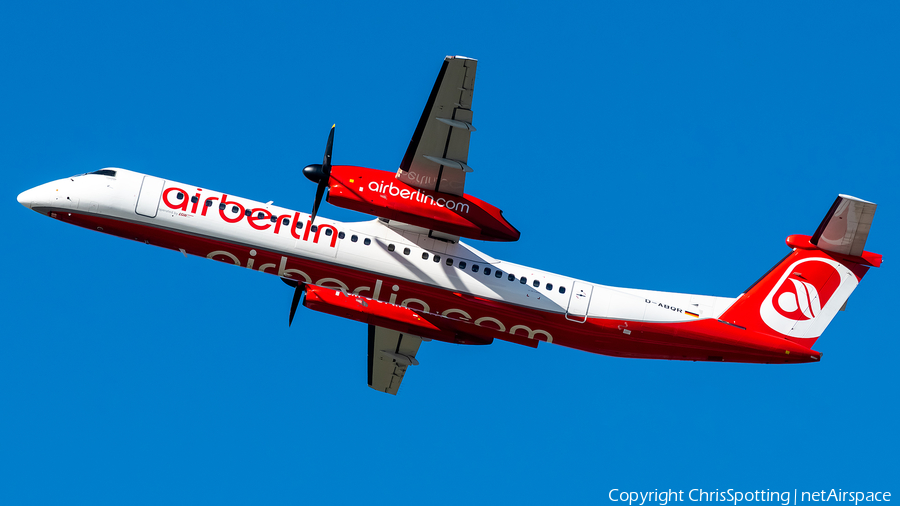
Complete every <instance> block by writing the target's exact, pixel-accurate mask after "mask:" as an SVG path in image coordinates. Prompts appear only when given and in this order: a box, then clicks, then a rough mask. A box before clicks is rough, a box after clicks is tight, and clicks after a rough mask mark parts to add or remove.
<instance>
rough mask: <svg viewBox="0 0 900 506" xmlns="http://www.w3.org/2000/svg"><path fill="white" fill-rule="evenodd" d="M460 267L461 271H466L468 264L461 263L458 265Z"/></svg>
mask: <svg viewBox="0 0 900 506" xmlns="http://www.w3.org/2000/svg"><path fill="white" fill-rule="evenodd" d="M458 267H459V268H460V269H465V268H466V263H465V262H460V263H459V264H458Z"/></svg>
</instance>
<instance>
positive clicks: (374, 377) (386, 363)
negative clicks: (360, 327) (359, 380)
mask: <svg viewBox="0 0 900 506" xmlns="http://www.w3.org/2000/svg"><path fill="white" fill-rule="evenodd" d="M420 344H422V338H421V337H418V336H413V335H410V334H404V333H402V332H397V331H395V330H390V329H386V328H384V327H378V326H375V325H369V386H370V387H372V388H374V389H375V390H378V391H380V392H387V393H389V394H391V395H397V391H398V390H399V389H400V382H402V381H403V376H404V375H405V374H406V369H407V368H408V367H409V366H411V365H419V362H418V361H417V360H416V353H417V352H418V351H419V345H420Z"/></svg>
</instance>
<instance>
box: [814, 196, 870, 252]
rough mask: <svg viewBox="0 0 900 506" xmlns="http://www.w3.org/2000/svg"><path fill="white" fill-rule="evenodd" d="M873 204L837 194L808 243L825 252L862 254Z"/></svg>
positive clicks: (867, 235) (867, 236)
mask: <svg viewBox="0 0 900 506" xmlns="http://www.w3.org/2000/svg"><path fill="white" fill-rule="evenodd" d="M876 207H877V205H876V204H873V203H872V202H866V201H865V200H861V199H858V198H856V197H851V196H849V195H838V198H837V199H836V200H835V201H834V204H833V205H832V206H831V209H830V210H829V211H828V214H827V215H825V219H824V220H822V224H820V225H819V228H818V229H817V230H816V233H815V234H813V236H812V239H810V242H811V243H812V244H813V245H814V246H817V247H818V248H819V249H822V250H825V251H831V252H834V253H840V254H842V255H850V256H854V257H858V256H862V254H863V251H864V250H865V247H866V239H868V238H869V228H871V226H872V219H873V218H874V217H875V208H876Z"/></svg>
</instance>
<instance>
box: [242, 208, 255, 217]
mask: <svg viewBox="0 0 900 506" xmlns="http://www.w3.org/2000/svg"><path fill="white" fill-rule="evenodd" d="M251 214H253V211H251V210H249V209H247V210H246V211H244V216H250V215H251Z"/></svg>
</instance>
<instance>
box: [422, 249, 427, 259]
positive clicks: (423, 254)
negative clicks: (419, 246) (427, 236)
mask: <svg viewBox="0 0 900 506" xmlns="http://www.w3.org/2000/svg"><path fill="white" fill-rule="evenodd" d="M422 260H428V252H427V251H425V252H423V253H422Z"/></svg>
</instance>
